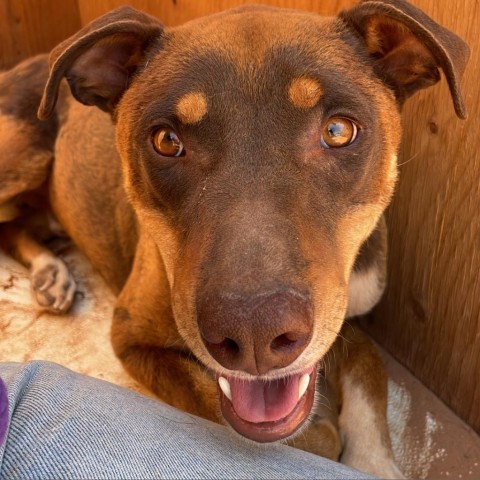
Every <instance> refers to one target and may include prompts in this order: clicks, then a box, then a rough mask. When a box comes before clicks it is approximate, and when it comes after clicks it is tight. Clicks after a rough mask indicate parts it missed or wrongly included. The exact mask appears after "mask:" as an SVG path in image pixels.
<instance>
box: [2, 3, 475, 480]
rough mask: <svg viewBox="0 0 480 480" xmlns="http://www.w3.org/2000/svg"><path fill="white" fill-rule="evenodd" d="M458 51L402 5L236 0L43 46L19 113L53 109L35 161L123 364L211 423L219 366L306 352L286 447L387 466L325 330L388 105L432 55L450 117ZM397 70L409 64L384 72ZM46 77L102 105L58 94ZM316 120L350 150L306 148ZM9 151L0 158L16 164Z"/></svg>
mask: <svg viewBox="0 0 480 480" xmlns="http://www.w3.org/2000/svg"><path fill="white" fill-rule="evenodd" d="M385 19H386V20H385ZM392 25H393V26H394V27H392ZM399 25H400V27H398V26H399ZM419 31H421V32H422V35H423V37H417V36H416V33H417V32H419ZM425 31H427V32H428V35H427V34H426V33H425ZM405 32H408V35H406V34H405ZM412 39H413V40H414V41H415V45H416V49H414V50H413V51H414V55H413V56H411V57H409V56H408V55H406V49H407V48H408V50H410V47H411V43H410V42H411V41H412ZM422 39H424V40H422ZM379 49H380V50H379ZM450 50H452V51H454V52H453V53H452V55H450V56H449V55H446V54H445V52H446V51H450ZM319 52H320V53H319ZM398 52H400V54H399V53H398ZM402 52H403V53H402ZM415 52H416V54H415ZM425 52H428V59H427V60H428V61H427V63H428V68H423V69H422V68H420V69H419V68H418V62H420V63H421V64H422V65H425V61H426V58H425ZM371 53H374V55H373V56H372V55H371ZM467 56H468V50H467V48H466V46H465V45H464V44H463V42H462V41H461V40H460V39H458V37H456V36H455V35H454V34H452V33H450V32H447V31H446V30H444V29H443V28H442V27H440V26H439V25H436V24H435V23H434V22H433V21H432V20H430V19H428V18H427V17H425V16H424V14H422V13H421V12H419V11H418V10H417V9H415V8H413V7H411V6H410V5H409V4H408V3H406V2H404V1H403V0H398V1H397V2H395V6H392V2H391V1H390V0H382V1H378V2H365V3H362V4H361V5H360V6H358V7H355V8H354V9H352V10H350V11H347V12H343V13H342V14H341V16H340V17H338V18H322V17H319V16H316V15H313V14H307V13H303V12H295V11H289V10H279V9H273V8H269V7H242V8H239V9H236V10H232V11H228V12H225V13H221V14H218V15H214V16H211V17H207V18H203V19H198V20H195V21H193V22H190V23H188V24H185V25H183V26H180V27H177V28H172V29H164V28H163V26H162V25H161V24H160V23H159V22H158V21H157V20H156V19H153V18H152V17H149V16H147V15H144V14H142V13H140V12H137V11H134V10H133V9H130V8H128V7H125V8H123V9H119V10H116V11H113V12H111V13H110V14H107V15H106V16H104V17H102V18H100V19H97V20H96V21H94V22H93V23H92V24H90V25H89V26H87V27H85V29H83V30H82V31H81V32H79V33H78V34H77V35H75V36H74V37H72V38H71V39H68V40H66V41H65V42H63V43H62V44H61V45H59V46H58V47H57V48H56V49H54V51H53V52H52V54H51V57H50V64H51V70H50V77H49V79H48V82H47V86H46V89H45V93H44V96H43V99H42V102H41V105H40V109H39V116H40V117H41V118H44V119H46V118H49V117H50V116H51V115H52V114H53V117H52V118H53V119H57V121H59V125H58V135H57V136H56V141H55V162H54V164H53V170H52V172H51V175H50V176H48V172H46V170H45V166H42V165H40V167H41V169H43V170H42V172H43V173H42V175H41V176H42V178H43V180H46V179H47V177H48V185H49V201H50V205H51V208H52V210H53V212H54V213H55V215H56V217H57V218H58V220H59V222H60V223H61V225H62V226H63V228H64V229H65V230H66V232H67V233H68V235H69V236H70V237H71V238H72V239H73V240H74V242H75V243H76V244H77V245H78V246H79V247H80V248H81V249H82V251H83V252H84V253H85V254H86V255H87V257H88V258H89V259H90V260H91V262H92V263H93V264H94V265H95V267H96V268H97V269H98V270H99V271H100V273H101V274H102V275H103V277H104V278H105V279H106V281H107V283H108V284H109V285H110V286H111V288H112V290H113V291H114V292H115V293H116V294H117V295H118V299H117V304H116V309H115V312H114V318H113V325H112V343H113V347H114V349H115V352H116V354H117V355H118V357H119V358H120V359H121V360H122V362H123V364H124V365H125V368H126V369H127V371H129V372H130V374H131V375H132V376H134V377H135V378H137V379H138V380H140V381H141V382H142V383H143V384H144V385H146V386H147V387H148V388H149V389H150V390H152V391H153V392H155V393H156V394H157V395H158V396H159V397H160V398H162V399H163V400H164V401H166V402H168V403H170V404H172V405H174V406H177V407H179V408H182V409H184V410H187V411H189V412H191V413H195V414H198V415H202V416H204V417H206V418H210V419H212V420H216V421H221V415H220V411H219V398H220V397H219V396H218V395H217V393H216V392H217V387H216V378H217V377H218V376H220V375H224V376H228V375H234V376H235V377H237V378H240V379H245V380H258V379H259V378H260V379H262V380H265V381H268V382H273V381H276V380H277V379H279V378H283V377H286V376H289V375H297V374H299V372H304V371H307V370H308V369H312V368H317V367H318V369H319V373H318V375H319V380H318V385H317V388H318V390H317V398H318V399H319V400H320V404H319V405H318V407H317V408H316V409H315V410H314V411H312V412H311V416H312V417H313V418H312V421H311V422H310V423H309V422H304V427H305V429H306V430H305V431H304V437H303V440H296V439H290V442H292V443H294V442H298V443H296V444H297V445H299V446H301V447H302V448H305V449H307V450H310V451H312V452H315V453H319V454H322V455H325V456H327V457H329V458H334V459H336V458H338V456H339V455H340V452H341V451H342V448H343V453H342V459H343V460H344V461H345V462H346V463H348V464H350V465H352V466H357V467H359V468H364V469H365V470H367V471H369V472H370V473H374V474H377V475H380V476H383V477H395V476H398V475H400V473H399V472H398V470H397V469H396V467H395V465H394V462H393V458H392V454H391V447H390V441H389V437H388V430H387V427H386V418H385V415H386V413H385V406H386V379H385V374H384V371H383V367H382V365H381V361H380V360H379V358H378V355H377V354H376V353H375V351H374V349H373V347H372V346H371V344H370V343H369V342H368V340H367V339H366V338H365V337H364V336H363V335H362V334H361V333H360V332H359V331H358V330H357V329H356V328H354V329H353V330H350V329H349V328H348V327H344V328H343V331H342V325H343V321H344V318H345V315H346V312H347V307H348V306H349V295H350V296H351V297H352V292H351V289H352V288H359V287H358V285H357V284H358V282H357V283H355V282H354V281H353V280H354V279H355V278H356V279H357V280H358V278H360V279H361V275H362V274H365V273H368V272H370V273H371V271H370V269H371V267H372V266H374V267H375V268H376V270H374V271H373V274H374V281H375V282H378V285H379V289H380V293H381V290H382V289H383V287H384V278H385V275H384V266H385V259H384V255H385V250H384V248H377V249H376V248H372V247H371V246H372V245H377V246H378V245H380V244H381V243H382V239H384V236H385V232H384V224H383V223H382V213H383V211H384V209H385V207H386V206H387V204H388V202H389V201H390V198H391V196H392V194H393V189H394V185H395V180H396V152H397V149H398V146H399V142H400V134H401V128H400V115H399V110H400V107H401V104H402V102H403V100H404V99H405V98H406V97H407V96H408V95H410V94H411V93H413V91H415V90H416V89H418V88H422V87H425V86H428V85H430V84H431V83H432V81H433V80H434V81H436V80H437V79H438V78H437V76H436V75H435V72H436V73H437V74H438V68H442V69H443V70H444V71H445V72H446V73H447V78H448V80H449V84H450V88H451V91H452V96H453V98H454V103H455V106H456V109H457V113H459V115H460V116H462V115H464V113H465V109H464V106H463V101H462V98H461V94H460V91H459V89H458V84H459V83H458V82H459V78H460V76H461V74H462V71H463V68H464V66H465V62H466V57H467ZM432 62H433V63H432ZM398 65H400V66H401V68H402V69H403V70H402V71H403V72H404V73H405V72H411V71H415V72H416V73H417V74H418V75H420V78H421V79H422V81H418V82H417V81H416V82H413V83H412V82H411V76H409V74H406V75H400V76H399V78H398V79H396V76H395V75H393V74H392V72H393V71H394V70H395V68H396V67H397V66H398ZM8 75H9V74H7V77H2V79H1V81H8ZM64 77H65V78H66V79H67V81H68V84H69V86H70V89H71V91H72V94H73V96H74V97H75V98H76V99H77V100H79V102H81V103H84V104H86V105H96V106H98V107H99V108H100V109H101V110H104V112H100V111H99V110H92V109H90V108H87V107H85V106H82V105H80V103H76V102H74V101H73V100H72V98H71V97H70V96H69V93H68V92H67V91H66V88H65V86H64V84H63V83H62V82H63V80H62V79H63V78H64ZM432 79H433V80H432ZM23 82H24V83H26V84H28V79H27V78H24V80H23ZM33 91H34V92H36V93H35V95H39V92H38V90H36V89H35V88H34V89H33ZM32 98H33V97H32ZM56 105H57V106H56ZM339 108H340V110H339ZM105 112H106V113H105ZM109 114H110V116H109ZM22 115H23V114H22ZM22 115H17V117H15V116H14V119H13V124H11V125H10V127H9V128H7V129H6V130H5V133H2V140H3V141H4V146H5V147H4V148H6V150H9V149H12V150H13V151H15V150H18V149H19V148H24V146H25V148H27V149H28V148H30V144H29V143H28V141H27V140H26V138H25V137H23V136H20V137H19V138H18V139H17V137H16V134H15V133H13V132H14V131H15V128H16V126H17V125H20V124H22V122H25V121H26V120H25V119H24V116H22ZM334 115H346V116H351V117H352V119H353V120H355V121H357V122H358V125H359V136H358V139H357V140H356V141H355V142H354V143H352V145H349V146H346V147H344V148H331V149H327V148H325V147H324V146H322V138H321V136H322V131H323V128H322V127H323V125H324V123H325V122H326V120H327V119H328V118H329V116H334ZM49 122H50V123H48V125H51V126H52V125H53V127H51V128H54V127H55V125H54V123H51V122H52V120H50V121H49ZM164 126H168V127H170V128H174V129H175V131H176V132H177V133H178V135H179V137H180V138H181V139H182V141H183V143H184V146H185V154H184V155H182V156H181V157H179V158H178V159H177V158H175V159H174V158H167V157H162V156H161V155H159V154H158V153H156V152H155V150H154V149H153V147H152V145H151V143H150V139H151V138H152V133H153V132H155V131H156V129H158V128H160V127H164ZM29 128H30V127H29ZM38 128H40V127H38V126H34V128H33V134H30V137H32V138H34V137H35V135H37V133H38V131H39V130H38ZM26 131H29V130H28V129H27V130H26ZM114 145H116V148H114ZM0 148H2V147H0ZM38 150H42V149H41V148H40V149H35V151H38ZM52 151H53V146H52V145H50V146H47V147H46V148H44V150H43V153H45V152H47V153H48V154H49V155H50V156H48V158H49V159H50V160H48V161H47V160H46V161H45V162H44V163H45V165H47V166H48V167H49V166H50V163H49V162H51V154H52ZM117 152H118V153H117ZM15 162H16V160H15V159H13V158H11V159H10V160H9V161H8V164H7V168H9V169H12V170H13V171H18V178H23V172H24V169H23V167H22V165H23V163H22V162H20V161H19V162H18V170H15V168H16V163H15ZM40 163H41V162H40ZM12 183H13V182H12ZM8 188H10V186H9V185H7V186H6V187H5V188H3V189H0V193H2V192H3V191H7V190H8ZM25 188H27V187H24V189H25ZM21 190H22V189H20V191H19V192H18V194H19V195H23V193H24V192H22V191H21ZM15 195H17V194H15ZM10 196H11V195H10ZM5 198H7V197H5ZM15 198H17V197H15ZM10 200H11V198H10V197H8V198H7V201H10ZM12 238H13V237H12ZM15 238H17V240H16V242H17V246H18V245H19V244H20V243H21V242H20V240H19V239H20V237H19V236H17V237H15ZM369 238H371V239H372V240H371V241H369ZM13 243H15V240H14V241H13ZM362 245H363V247H362ZM372 268H373V267H372ZM360 283H361V282H360ZM356 285H357V286H356ZM378 285H376V286H377V287H378ZM357 293H358V295H357V297H359V296H361V293H362V292H361V291H360V292H357ZM374 293H375V292H374ZM352 298H353V297H352ZM377 300H378V298H377V296H375V295H373V296H372V299H371V300H368V301H367V302H366V303H365V304H362V305H361V306H358V305H357V306H356V307H355V308H354V307H353V306H352V305H350V307H351V308H349V310H348V312H349V314H351V315H358V314H362V313H365V312H366V311H368V310H369V309H370V308H372V307H373V305H374V303H375V302H376V301H377ZM55 304H58V302H57V301H56V300H55ZM236 326H238V328H236ZM339 334H340V336H339ZM227 340H228V341H227ZM232 344H233V346H232ZM205 367H206V369H205ZM322 382H323V383H322ZM322 385H323V386H322ZM312 392H313V390H310V393H309V397H308V398H313V393H312ZM321 394H323V395H325V396H326V397H327V398H328V399H330V401H331V405H332V408H331V409H328V408H325V405H324V404H322V403H321V398H322V397H321V396H320V395H321ZM357 401H358V403H359V404H361V405H363V408H364V412H359V413H358V415H359V416H360V417H362V415H363V413H364V414H365V415H364V416H363V417H362V419H366V420H365V421H363V423H362V422H360V423H359V424H361V427H356V426H355V422H354V421H352V417H353V416H354V415H355V405H356V402H357ZM306 414H308V411H307V412H306ZM295 418H297V417H295ZM298 418H300V417H298ZM302 418H303V417H302ZM297 427H298V425H296V426H295V429H297ZM298 431H300V429H299V430H297V432H296V433H298ZM292 433H293V432H292ZM285 435H286V434H285ZM287 436H288V435H287ZM297 438H300V437H297ZM369 441H371V442H370V443H371V446H372V449H373V452H372V454H371V455H365V445H367V444H368V443H369ZM342 442H343V443H342ZM367 453H368V452H367ZM365 457H368V458H365Z"/></svg>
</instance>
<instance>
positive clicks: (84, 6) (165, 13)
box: [78, 0, 356, 26]
mask: <svg viewBox="0 0 480 480" xmlns="http://www.w3.org/2000/svg"><path fill="white" fill-rule="evenodd" d="M247 3H252V2H251V1H249V0H202V1H198V0H163V1H155V0H101V1H96V2H92V1H91V0H78V4H79V9H80V17H81V19H82V24H84V25H85V24H86V23H88V22H90V21H91V20H93V19H94V18H96V17H98V16H99V15H103V14H104V13H106V12H108V11H109V10H111V9H112V8H115V7H118V6H120V5H131V6H133V7H135V8H138V9H140V10H143V11H145V12H147V13H150V14H151V15H155V16H157V17H158V18H160V19H161V20H162V21H163V22H164V23H165V25H168V26H174V25H178V24H181V23H183V22H186V21H188V20H191V19H192V18H196V17H199V16H202V15H208V14H210V13H215V12H219V11H221V10H225V9H226V8H232V7H235V6H239V5H245V4H247ZM254 3H263V4H269V5H275V6H278V7H284V8H298V9H302V10H311V11H314V12H318V13H321V14H322V15H332V14H334V13H336V12H338V11H339V10H341V9H342V8H347V7H349V6H351V5H353V4H354V3H356V2H355V0H329V1H319V0H260V1H256V2H254Z"/></svg>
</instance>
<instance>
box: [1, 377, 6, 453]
mask: <svg viewBox="0 0 480 480" xmlns="http://www.w3.org/2000/svg"><path fill="white" fill-rule="evenodd" d="M7 423H8V398H7V387H6V386H5V384H4V383H3V380H2V379H1V378H0V447H1V446H2V445H3V439H4V437H5V434H6V433H7Z"/></svg>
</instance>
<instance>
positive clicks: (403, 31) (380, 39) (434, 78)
mask: <svg viewBox="0 0 480 480" xmlns="http://www.w3.org/2000/svg"><path fill="white" fill-rule="evenodd" d="M340 18H342V19H343V20H344V21H345V22H346V23H347V24H348V25H350V26H352V27H353V28H354V29H355V30H356V31H357V32H358V33H359V34H360V35H361V36H362V37H363V39H364V42H365V46H366V48H367V51H368V52H369V53H370V54H371V56H372V57H373V58H374V68H375V70H376V72H377V74H378V75H379V76H380V78H382V79H383V80H384V81H385V82H386V83H387V84H389V85H390V86H391V87H392V88H393V89H394V91H395V93H396V96H397V98H398V100H399V102H400V103H403V102H404V101H405V100H406V99H407V98H408V97H409V96H410V95H412V94H413V93H415V92H416V91H417V90H419V89H422V88H426V87H429V86H431V85H434V84H435V83H437V82H438V81H439V80H440V72H439V68H441V69H442V70H443V72H444V74H445V76H446V78H447V81H448V85H449V87H450V93H451V95H452V99H453V103H454V106H455V112H456V113H457V115H458V116H459V117H460V118H466V116H467V111H466V108H465V104H464V101H463V98H462V92H461V87H460V80H461V77H462V74H463V72H464V70H465V66H466V64H467V61H468V57H469V56H470V49H469V48H468V46H467V44H466V43H465V42H464V41H463V40H462V39H461V38H459V37H458V36H457V35H455V34H454V33H452V32H450V31H449V30H447V29H445V28H443V27H442V26H440V25H438V24H437V23H435V22H434V21H433V20H432V19H431V18H429V17H428V16H427V15H425V13H423V12H422V11H421V10H419V9H418V8H416V7H414V6H413V5H411V4H409V3H408V2H407V1H405V0H363V1H361V2H360V3H359V4H358V5H356V6H355V7H353V8H352V9H350V10H347V11H344V12H342V13H341V14H340Z"/></svg>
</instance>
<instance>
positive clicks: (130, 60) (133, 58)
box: [38, 7, 163, 120]
mask: <svg viewBox="0 0 480 480" xmlns="http://www.w3.org/2000/svg"><path fill="white" fill-rule="evenodd" d="M162 32H163V25H162V24H161V23H160V22H159V21H158V20H157V19H156V18H154V17H151V16H149V15H147V14H145V13H142V12H139V11H137V10H135V9H133V8H131V7H120V8H118V9H116V10H113V11H111V12H110V13H107V14H106V15H104V16H102V17H100V18H98V19H96V20H94V21H93V22H91V23H90V24H89V25H87V26H86V27H85V28H83V29H82V30H80V31H79V32H78V33H76V34H75V35H73V36H72V37H70V38H68V39H67V40H65V41H64V42H62V43H61V44H60V45H58V46H57V47H55V48H54V49H53V50H52V53H51V54H50V77H49V78H48V81H47V85H46V86H45V91H44V93H43V98H42V101H41V103H40V107H39V109H38V118H40V119H42V120H44V119H47V118H48V117H50V116H51V114H52V112H53V110H54V108H55V103H56V101H57V97H58V89H59V86H60V82H61V80H62V78H63V77H66V79H67V80H68V83H69V85H70V89H71V91H72V94H73V96H74V97H75V98H76V99H77V100H78V101H80V102H81V103H84V104H85V105H96V106H97V107H99V108H101V109H102V110H104V111H107V112H112V111H113V110H114V108H115V106H116V104H117V103H118V101H119V100H120V98H121V97H122V95H123V93H124V92H125V90H126V89H127V88H128V86H129V84H130V82H131V80H132V77H133V75H134V73H135V71H136V70H137V68H138V67H139V66H140V64H141V63H142V61H143V59H144V56H145V52H146V50H147V49H148V48H149V47H150V46H151V45H152V44H153V43H155V42H158V41H159V40H160V38H161V35H162Z"/></svg>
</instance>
